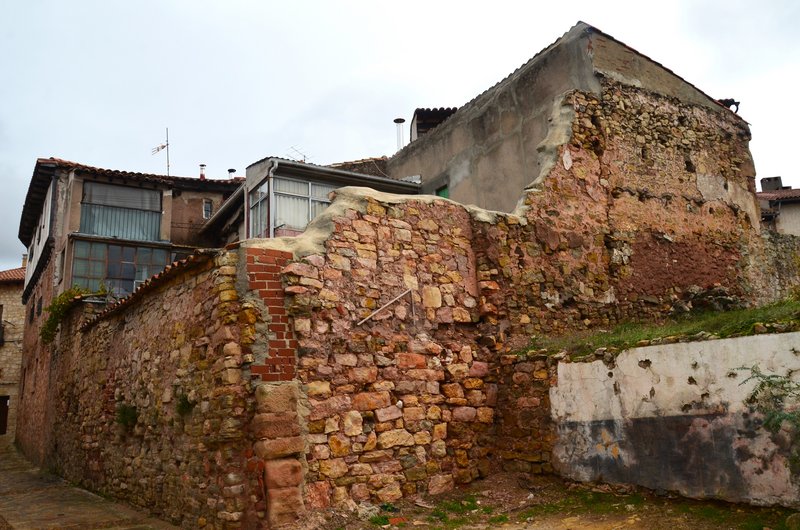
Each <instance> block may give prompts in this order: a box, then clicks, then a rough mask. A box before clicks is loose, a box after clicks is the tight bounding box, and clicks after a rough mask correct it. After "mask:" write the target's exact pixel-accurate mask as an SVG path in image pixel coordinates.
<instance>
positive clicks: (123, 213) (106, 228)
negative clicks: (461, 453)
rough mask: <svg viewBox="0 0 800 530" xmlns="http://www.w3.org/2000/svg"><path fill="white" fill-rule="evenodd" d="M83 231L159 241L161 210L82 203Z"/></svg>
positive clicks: (106, 235)
mask: <svg viewBox="0 0 800 530" xmlns="http://www.w3.org/2000/svg"><path fill="white" fill-rule="evenodd" d="M81 233H83V234H91V235H96V236H104V237H118V238H120V239H130V240H133V241H159V239H160V234H161V212H154V211H148V210H137V209H133V208H120V207H118V206H104V205H101V204H89V203H82V204H81Z"/></svg>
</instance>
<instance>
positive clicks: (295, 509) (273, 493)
mask: <svg viewBox="0 0 800 530" xmlns="http://www.w3.org/2000/svg"><path fill="white" fill-rule="evenodd" d="M267 495H268V498H269V504H268V506H269V508H268V509H267V513H269V523H270V525H271V526H272V527H279V526H282V525H287V524H291V523H292V522H294V521H296V520H297V518H298V517H299V515H300V514H301V513H303V510H304V506H303V496H302V494H301V492H300V488H298V487H291V488H279V489H273V490H269V492H268V493H267Z"/></svg>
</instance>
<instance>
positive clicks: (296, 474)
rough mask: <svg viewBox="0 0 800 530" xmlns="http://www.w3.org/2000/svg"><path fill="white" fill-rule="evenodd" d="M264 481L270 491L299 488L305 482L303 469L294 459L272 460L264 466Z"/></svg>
mask: <svg viewBox="0 0 800 530" xmlns="http://www.w3.org/2000/svg"><path fill="white" fill-rule="evenodd" d="M264 479H265V480H266V483H267V487H268V488H269V489H270V490H272V489H273V488H288V487H290V486H298V485H300V484H302V482H303V467H302V466H301V465H300V461H299V460H297V459H294V458H285V459H279V460H270V461H268V462H266V464H265V466H264Z"/></svg>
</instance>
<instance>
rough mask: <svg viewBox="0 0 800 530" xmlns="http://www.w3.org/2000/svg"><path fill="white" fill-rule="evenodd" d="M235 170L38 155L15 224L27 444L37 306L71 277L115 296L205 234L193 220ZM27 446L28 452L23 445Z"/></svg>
mask: <svg viewBox="0 0 800 530" xmlns="http://www.w3.org/2000/svg"><path fill="white" fill-rule="evenodd" d="M240 186H241V179H232V180H211V179H206V178H205V175H203V174H201V176H200V177H199V178H188V177H174V176H173V177H168V176H163V175H150V174H143V173H134V172H129V171H117V170H110V169H103V168H97V167H92V166H87V165H84V164H79V163H76V162H70V161H67V160H61V159H57V158H40V159H38V160H37V161H36V165H35V167H34V170H33V176H32V178H31V182H30V185H29V187H28V192H27V195H26V198H25V204H24V205H23V208H22V216H21V219H20V225H19V240H20V241H21V242H22V244H23V245H25V246H26V247H27V248H28V266H27V269H26V273H25V284H24V288H23V292H22V302H23V304H25V310H26V320H25V329H24V338H23V349H24V357H23V365H22V374H21V379H22V388H23V389H24V392H23V394H22V395H21V396H20V411H21V412H22V414H20V426H21V427H23V428H20V429H18V434H17V436H18V437H19V438H20V442H21V447H23V449H24V450H26V452H28V451H31V450H34V449H33V448H34V447H37V449H36V450H37V451H41V450H42V449H41V443H42V439H41V437H40V436H39V433H40V432H41V427H40V422H42V421H45V419H46V416H45V410H46V407H47V403H46V401H45V400H44V399H43V395H42V394H41V392H42V388H41V387H40V383H41V382H40V381H36V380H35V377H33V371H34V369H35V367H40V366H41V364H40V363H43V362H46V361H47V358H48V357H47V355H48V348H47V347H45V346H43V345H42V344H41V343H40V340H39V331H40V329H41V327H42V325H43V323H44V321H45V319H46V318H47V314H46V311H44V308H46V307H47V306H48V305H50V302H51V301H52V300H53V298H54V297H55V296H57V295H58V294H60V293H62V292H64V291H65V290H66V289H69V288H71V287H73V286H78V287H81V288H83V289H85V290H89V291H98V290H104V291H107V292H108V293H110V294H112V295H113V296H115V297H122V296H126V295H129V294H130V293H132V292H133V291H134V290H135V289H136V287H137V286H138V285H139V284H141V283H142V282H144V281H145V280H147V279H148V278H150V277H151V276H153V275H154V274H156V273H158V272H160V271H161V270H163V269H164V267H165V266H167V265H168V264H169V263H172V262H174V261H175V260H178V259H181V258H182V257H183V256H186V255H188V254H189V253H191V252H192V251H193V250H194V249H195V248H197V247H199V246H206V242H205V241H203V240H201V238H200V236H199V229H200V227H201V226H202V225H203V224H204V223H205V222H206V220H207V219H208V218H209V217H211V216H212V215H213V212H214V211H216V210H218V209H219V207H220V205H221V204H222V203H223V201H224V200H225V199H227V198H228V197H229V196H230V195H231V194H232V193H233V192H234V191H235V190H236V189H237V188H238V187H240ZM29 455H30V453H29Z"/></svg>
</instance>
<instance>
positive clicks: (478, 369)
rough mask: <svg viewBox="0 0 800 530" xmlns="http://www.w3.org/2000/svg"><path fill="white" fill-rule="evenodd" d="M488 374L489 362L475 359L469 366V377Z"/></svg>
mask: <svg viewBox="0 0 800 530" xmlns="http://www.w3.org/2000/svg"><path fill="white" fill-rule="evenodd" d="M487 375H489V363H485V362H482V361H475V362H473V363H472V366H470V368H469V376H470V377H486V376H487Z"/></svg>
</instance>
